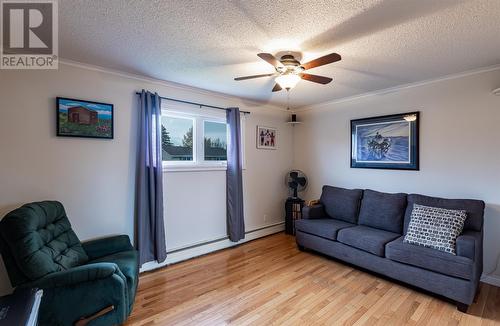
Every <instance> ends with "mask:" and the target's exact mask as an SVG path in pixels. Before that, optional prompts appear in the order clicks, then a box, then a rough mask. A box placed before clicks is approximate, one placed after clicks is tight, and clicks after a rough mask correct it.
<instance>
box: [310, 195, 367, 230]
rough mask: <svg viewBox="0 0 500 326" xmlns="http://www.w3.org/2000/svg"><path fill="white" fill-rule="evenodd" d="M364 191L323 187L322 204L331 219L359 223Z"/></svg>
mask: <svg viewBox="0 0 500 326" xmlns="http://www.w3.org/2000/svg"><path fill="white" fill-rule="evenodd" d="M362 195H363V190H360V189H344V188H337V187H332V186H323V191H322V192H321V198H320V203H321V204H323V206H324V208H325V212H326V214H328V216H329V217H331V218H334V219H337V220H342V221H345V222H349V223H357V221H358V214H359V205H360V201H361V196H362Z"/></svg>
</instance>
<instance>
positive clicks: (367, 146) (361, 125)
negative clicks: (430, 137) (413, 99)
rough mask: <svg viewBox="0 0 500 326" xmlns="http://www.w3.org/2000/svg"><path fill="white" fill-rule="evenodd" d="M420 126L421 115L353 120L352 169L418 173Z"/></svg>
mask: <svg viewBox="0 0 500 326" xmlns="http://www.w3.org/2000/svg"><path fill="white" fill-rule="evenodd" d="M419 124H420V112H419V111H415V112H407V113H399V114H392V115H384V116H377V117H369V118H363V119H355V120H351V168H363V169H392V170H414V171H418V170H419V169H420V166H419ZM406 125H407V126H408V131H407V132H408V134H406ZM373 133H375V135H374V134H373ZM384 133H385V135H384Z"/></svg>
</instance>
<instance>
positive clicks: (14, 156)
mask: <svg viewBox="0 0 500 326" xmlns="http://www.w3.org/2000/svg"><path fill="white" fill-rule="evenodd" d="M142 88H144V89H148V90H152V91H158V93H159V94H161V95H163V96H168V97H174V98H180V99H185V100H190V101H198V102H202V103H207V104H212V105H217V106H223V107H228V106H237V107H240V108H241V109H242V110H247V111H251V112H252V113H251V115H249V116H247V119H246V121H247V122H246V137H245V140H246V144H245V146H246V160H247V169H246V170H245V172H244V191H245V214H246V216H245V222H246V228H247V230H251V229H254V228H258V227H263V226H267V225H272V224H275V223H277V222H281V221H283V215H284V213H283V203H284V199H285V198H286V196H287V190H286V188H285V187H284V185H283V178H284V175H285V173H286V171H287V170H288V169H290V167H291V160H292V146H291V128H290V127H289V126H288V125H287V124H286V123H285V121H286V120H287V118H288V117H287V114H286V113H285V112H282V111H279V110H275V109H273V108H271V107H270V106H267V105H262V104H255V103H252V102H249V101H243V100H240V99H237V98H232V97H226V96H222V95H220V94H215V93H210V92H206V91H202V90H197V89H193V88H188V87H180V86H178V85H174V84H167V83H161V82H157V81H153V80H147V79H141V78H135V77H133V76H129V75H123V74H117V73H110V72H107V71H100V70H98V69H93V68H88V67H82V66H78V65H73V64H71V65H69V64H61V65H60V68H59V70H57V71H5V70H4V71H1V72H0V99H1V100H0V217H1V216H3V215H5V213H7V212H8V211H10V210H12V209H14V208H16V207H18V206H20V205H21V204H23V203H26V202H31V201H38V200H44V199H55V200H59V201H61V202H62V203H63V204H64V206H65V207H66V210H67V213H68V215H69V218H70V221H71V223H72V225H73V228H74V229H75V231H76V233H77V234H78V236H79V237H80V239H82V240H85V239H89V238H94V237H100V236H105V235H110V234H120V233H125V234H128V235H130V236H131V237H133V226H134V222H133V218H134V180H135V171H136V168H135V161H136V156H135V153H136V152H135V149H136V134H137V113H136V112H137V111H136V103H137V97H136V95H135V92H136V91H138V90H141V89H142ZM56 96H63V97H70V98H76V99H87V100H95V101H99V102H105V103H113V104H114V106H115V139H114V140H99V139H79V138H61V137H56V136H55V117H56V113H55V97H56ZM258 124H263V125H269V126H275V127H277V128H278V130H279V137H280V144H279V148H278V149H277V150H274V151H269V150H257V149H256V148H255V129H256V125H258ZM165 184H166V189H165V190H166V191H165V196H166V198H165V202H166V216H165V220H166V222H165V224H166V232H167V249H169V250H170V249H172V248H178V247H182V246H186V245H189V244H192V243H193V242H197V241H198V242H199V241H203V240H211V239H213V238H217V237H222V236H225V234H226V232H225V231H226V222H225V216H226V213H225V172H224V171H205V172H167V173H166V175H165ZM264 215H267V219H266V220H264ZM281 228H282V227H281ZM277 229H279V227H278V228H276V227H274V228H272V230H274V231H275V230H277ZM254 236H255V235H254ZM228 245H230V243H223V244H221V245H219V247H217V248H215V249H218V248H221V247H225V246H228ZM211 249H214V248H212V247H210V248H207V249H206V250H211ZM198 253H199V252H198ZM201 253H203V252H201ZM173 256H174V258H175V257H176V256H175V255H173ZM183 257H184V258H185V256H183ZM177 258H178V259H181V258H182V257H177ZM169 259H170V261H171V258H169ZM0 267H1V268H0V294H4V293H5V292H7V291H9V290H10V286H9V281H8V278H7V275H6V272H5V270H4V268H3V265H1V263H0ZM149 267H154V266H149Z"/></svg>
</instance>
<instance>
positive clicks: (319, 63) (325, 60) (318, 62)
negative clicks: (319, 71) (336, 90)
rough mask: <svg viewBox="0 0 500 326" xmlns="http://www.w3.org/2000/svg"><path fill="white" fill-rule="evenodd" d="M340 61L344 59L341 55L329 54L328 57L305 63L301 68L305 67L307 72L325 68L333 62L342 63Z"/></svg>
mask: <svg viewBox="0 0 500 326" xmlns="http://www.w3.org/2000/svg"><path fill="white" fill-rule="evenodd" d="M340 59H342V57H341V56H340V54H337V53H330V54H327V55H325V56H322V57H320V58H317V59H314V60H312V61H309V62H307V63H304V64H303V65H301V66H302V67H304V69H305V70H307V69H311V68H316V67H319V66H324V65H327V64H329V63H332V62H336V61H340Z"/></svg>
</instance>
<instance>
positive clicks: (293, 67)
mask: <svg viewBox="0 0 500 326" xmlns="http://www.w3.org/2000/svg"><path fill="white" fill-rule="evenodd" d="M257 56H258V57H259V58H261V59H262V60H264V61H266V62H268V63H269V64H271V65H272V66H273V67H274V69H276V72H274V73H272V74H261V75H253V76H245V77H237V78H235V79H234V80H237V81H239V80H247V79H253V78H261V77H271V76H276V79H275V80H276V84H275V85H274V87H273V90H272V91H273V92H278V91H281V90H282V89H283V88H284V89H286V90H287V91H288V90H290V89H292V88H294V87H295V85H297V83H298V82H299V81H300V80H301V79H304V80H308V81H310V82H313V83H318V84H323V85H325V84H328V83H329V82H331V81H332V80H333V79H332V78H330V77H324V76H318V75H311V74H306V73H304V71H305V70H308V69H312V68H316V67H319V66H324V65H327V64H330V63H333V62H337V61H340V59H342V58H341V56H340V55H339V54H337V53H330V54H327V55H325V56H322V57H320V58H317V59H314V60H312V61H309V62H307V63H304V64H301V63H300V62H299V61H298V60H297V59H295V58H294V56H293V55H291V54H285V55H283V56H282V57H281V59H280V60H278V59H276V58H275V57H274V56H273V55H272V54H270V53H259V54H257Z"/></svg>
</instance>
